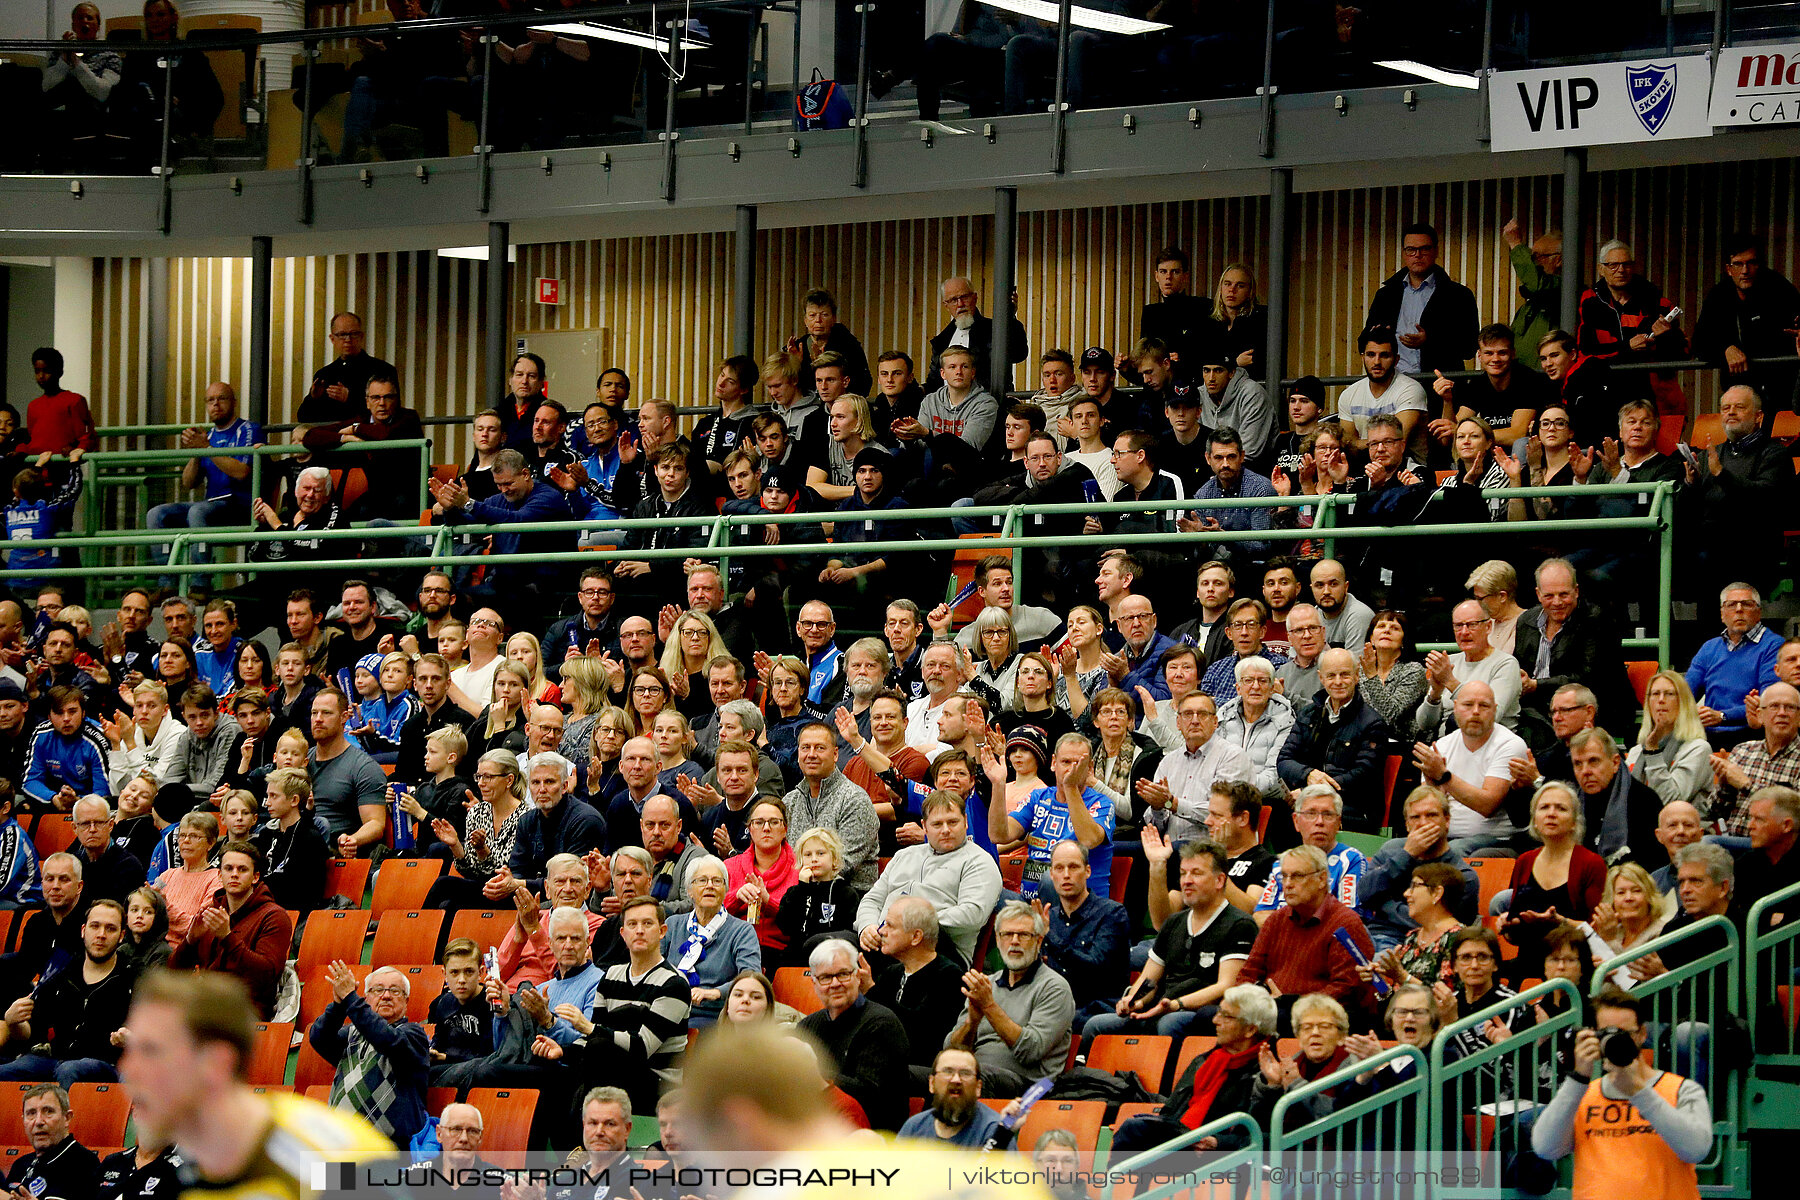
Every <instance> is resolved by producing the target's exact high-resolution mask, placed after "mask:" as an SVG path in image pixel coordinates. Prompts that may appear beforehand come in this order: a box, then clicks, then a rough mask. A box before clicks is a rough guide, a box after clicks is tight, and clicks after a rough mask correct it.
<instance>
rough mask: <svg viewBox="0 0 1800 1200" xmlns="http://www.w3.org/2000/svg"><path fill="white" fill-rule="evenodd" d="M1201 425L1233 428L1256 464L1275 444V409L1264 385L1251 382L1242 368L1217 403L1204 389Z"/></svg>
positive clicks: (1236, 371) (1246, 452)
mask: <svg viewBox="0 0 1800 1200" xmlns="http://www.w3.org/2000/svg"><path fill="white" fill-rule="evenodd" d="M1199 392H1200V423H1201V424H1202V425H1204V426H1206V428H1208V429H1218V428H1219V427H1220V426H1224V425H1229V426H1230V427H1231V428H1233V429H1235V430H1237V431H1238V436H1239V437H1240V438H1242V439H1243V440H1244V458H1245V459H1247V460H1249V461H1252V462H1254V461H1256V460H1257V459H1260V458H1262V457H1263V456H1265V455H1267V454H1268V453H1269V449H1270V447H1271V446H1272V445H1273V444H1274V442H1275V406H1274V405H1273V404H1271V403H1269V394H1268V393H1267V392H1265V391H1264V390H1263V386H1262V384H1260V383H1258V382H1256V380H1254V379H1252V378H1250V372H1248V371H1246V370H1244V368H1242V367H1238V368H1237V369H1236V370H1234V371H1232V373H1231V378H1230V379H1229V380H1227V381H1226V383H1225V392H1224V394H1223V395H1222V396H1220V397H1219V399H1218V401H1217V402H1215V401H1214V400H1213V398H1212V393H1210V392H1208V391H1207V390H1206V389H1205V388H1200V389H1199Z"/></svg>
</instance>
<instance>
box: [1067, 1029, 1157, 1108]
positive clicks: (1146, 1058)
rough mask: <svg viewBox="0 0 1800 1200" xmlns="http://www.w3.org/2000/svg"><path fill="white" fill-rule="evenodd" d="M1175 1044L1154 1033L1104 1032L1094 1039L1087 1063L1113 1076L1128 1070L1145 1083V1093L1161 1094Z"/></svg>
mask: <svg viewBox="0 0 1800 1200" xmlns="http://www.w3.org/2000/svg"><path fill="white" fill-rule="evenodd" d="M1173 1044H1174V1039H1173V1038H1167V1037H1161V1036H1155V1035H1148V1034H1135V1033H1103V1034H1101V1035H1100V1036H1099V1037H1097V1038H1095V1039H1094V1044H1093V1047H1092V1048H1091V1049H1090V1050H1089V1051H1088V1060H1087V1065H1088V1066H1090V1067H1092V1068H1094V1069H1095V1070H1096V1071H1111V1072H1112V1073H1113V1074H1114V1075H1122V1074H1124V1073H1125V1072H1127V1071H1129V1072H1131V1073H1132V1074H1133V1075H1136V1076H1137V1077H1138V1079H1139V1080H1140V1081H1141V1082H1142V1083H1143V1085H1144V1090H1145V1091H1146V1092H1150V1093H1152V1094H1155V1093H1160V1092H1161V1091H1162V1090H1163V1074H1164V1072H1165V1071H1167V1069H1168V1066H1169V1050H1170V1048H1171V1046H1172V1045H1173Z"/></svg>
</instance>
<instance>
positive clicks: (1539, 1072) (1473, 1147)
mask: <svg viewBox="0 0 1800 1200" xmlns="http://www.w3.org/2000/svg"><path fill="white" fill-rule="evenodd" d="M1496 965H1497V964H1496ZM1559 992H1560V993H1561V994H1562V997H1563V1001H1564V1004H1563V1008H1562V1011H1560V1012H1558V1013H1556V1014H1555V1015H1553V1016H1552V1017H1551V1018H1550V1019H1549V1020H1547V1021H1543V1022H1539V1023H1533V1022H1534V1018H1535V1013H1534V1012H1533V1011H1532V1010H1533V1009H1534V1008H1535V1007H1536V1006H1537V1004H1538V1003H1539V1002H1540V1001H1543V1000H1546V999H1548V998H1549V997H1550V996H1552V995H1555V994H1557V993H1559ZM1519 1009H1522V1010H1523V1011H1524V1017H1523V1018H1522V1019H1521V1025H1522V1027H1523V1028H1524V1032H1522V1033H1518V1034H1515V1035H1514V1036H1512V1037H1509V1038H1506V1039H1505V1040H1503V1041H1500V1042H1494V1043H1488V1042H1487V1040H1486V1038H1485V1036H1482V1034H1481V1032H1480V1031H1481V1030H1482V1027H1483V1026H1485V1025H1486V1024H1487V1023H1488V1022H1489V1021H1491V1020H1493V1019H1494V1018H1495V1017H1499V1016H1502V1015H1504V1014H1506V1013H1508V1012H1511V1011H1514V1010H1519ZM1583 1024H1584V1021H1583V1018H1582V1011H1581V992H1580V990H1579V989H1578V988H1577V987H1576V986H1575V985H1574V984H1573V983H1571V982H1569V981H1568V980H1567V979H1548V980H1545V981H1544V982H1543V983H1540V984H1538V985H1537V986H1535V987H1531V988H1527V989H1526V990H1525V991H1523V992H1520V993H1519V994H1518V995H1517V996H1514V997H1513V998H1512V999H1510V1000H1501V1001H1499V1002H1497V1003H1495V1004H1492V1005H1490V1006H1488V1007H1487V1008H1483V1009H1481V1010H1480V1011H1479V1012H1474V1013H1470V1014H1469V1015H1468V1016H1466V1017H1464V1018H1463V1019H1462V1020H1460V1021H1456V1022H1454V1023H1452V1024H1450V1025H1446V1026H1445V1027H1444V1028H1442V1029H1440V1030H1438V1035H1437V1037H1436V1038H1435V1039H1434V1040H1433V1041H1432V1043H1431V1081H1432V1085H1433V1095H1432V1097H1431V1104H1432V1120H1431V1127H1430V1129H1431V1136H1430V1137H1429V1138H1428V1139H1427V1140H1428V1141H1429V1143H1430V1144H1431V1146H1432V1147H1433V1149H1434V1150H1435V1151H1436V1152H1437V1153H1438V1154H1439V1156H1440V1161H1442V1162H1446V1163H1450V1162H1455V1163H1459V1164H1461V1163H1467V1162H1469V1161H1471V1160H1473V1161H1474V1163H1475V1164H1476V1165H1477V1168H1478V1170H1477V1172H1476V1177H1477V1179H1478V1180H1479V1182H1476V1183H1471V1184H1469V1185H1467V1186H1464V1185H1463V1184H1461V1183H1458V1184H1456V1185H1451V1184H1450V1183H1449V1182H1448V1181H1446V1180H1439V1181H1438V1183H1437V1186H1436V1188H1435V1193H1434V1194H1435V1195H1436V1196H1437V1197H1438V1200H1491V1198H1493V1197H1513V1196H1517V1197H1523V1196H1527V1195H1532V1194H1534V1193H1528V1192H1524V1191H1520V1190H1517V1189H1511V1188H1503V1187H1501V1186H1500V1183H1499V1180H1500V1165H1501V1164H1502V1163H1503V1162H1505V1161H1506V1160H1507V1158H1509V1157H1510V1156H1512V1155H1513V1154H1515V1153H1517V1152H1518V1151H1519V1150H1520V1149H1521V1148H1524V1149H1529V1148H1530V1145H1531V1140H1530V1137H1529V1136H1528V1135H1527V1134H1526V1133H1525V1131H1524V1130H1522V1129H1520V1127H1519V1124H1518V1120H1517V1118H1518V1115H1519V1112H1520V1110H1521V1109H1523V1108H1525V1107H1527V1106H1530V1107H1542V1106H1543V1105H1544V1104H1545V1103H1547V1102H1548V1101H1549V1099H1550V1096H1551V1094H1553V1093H1554V1091H1555V1086H1556V1084H1557V1083H1558V1082H1560V1080H1559V1079H1558V1077H1557V1070H1556V1042H1557V1035H1558V1034H1561V1033H1563V1032H1564V1031H1565V1030H1574V1029H1579V1028H1581V1026H1582V1025H1583ZM1465 1031H1470V1032H1473V1033H1475V1034H1476V1036H1478V1037H1481V1038H1482V1041H1483V1043H1484V1044H1483V1045H1482V1047H1481V1049H1479V1050H1477V1051H1475V1052H1474V1053H1472V1054H1468V1055H1465V1056H1463V1057H1461V1058H1450V1057H1449V1056H1448V1055H1447V1054H1446V1053H1445V1052H1446V1050H1448V1048H1449V1047H1450V1045H1451V1043H1452V1041H1453V1040H1454V1039H1455V1038H1456V1037H1457V1035H1459V1034H1461V1033H1463V1032H1465ZM1543 1089H1547V1090H1543ZM1552 1195H1554V1196H1565V1197H1566V1196H1567V1195H1568V1193H1567V1191H1566V1190H1561V1191H1557V1192H1554V1193H1552Z"/></svg>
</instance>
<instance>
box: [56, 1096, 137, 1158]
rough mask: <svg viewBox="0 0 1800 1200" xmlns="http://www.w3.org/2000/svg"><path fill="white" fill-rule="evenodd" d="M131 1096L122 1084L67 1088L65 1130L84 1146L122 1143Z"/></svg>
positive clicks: (129, 1112)
mask: <svg viewBox="0 0 1800 1200" xmlns="http://www.w3.org/2000/svg"><path fill="white" fill-rule="evenodd" d="M130 1117H131V1096H130V1095H129V1094H128V1093H127V1092H126V1091H125V1087H124V1085H123V1084H118V1083H77V1084H75V1085H74V1086H72V1087H71V1088H69V1132H70V1133H72V1134H74V1135H75V1140H76V1141H78V1142H80V1143H81V1144H82V1145H84V1146H122V1145H124V1144H125V1122H126V1121H127V1120H129V1119H130Z"/></svg>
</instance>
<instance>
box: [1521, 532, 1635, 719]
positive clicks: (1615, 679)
mask: <svg viewBox="0 0 1800 1200" xmlns="http://www.w3.org/2000/svg"><path fill="white" fill-rule="evenodd" d="M1537 598H1538V602H1537V604H1536V605H1535V606H1533V607H1531V608H1528V609H1526V610H1525V611H1524V612H1523V613H1521V614H1520V616H1519V623H1518V627H1517V628H1518V634H1517V636H1516V637H1515V638H1514V640H1513V657H1514V658H1516V659H1518V660H1519V669H1520V670H1521V671H1523V672H1524V674H1525V679H1524V680H1523V681H1522V686H1521V689H1520V695H1519V704H1520V705H1521V707H1523V708H1528V709H1536V710H1537V711H1538V712H1539V713H1540V714H1542V715H1544V716H1546V717H1547V716H1548V713H1549V709H1550V701H1551V699H1552V698H1553V697H1554V696H1555V695H1556V692H1557V689H1559V688H1561V687H1563V686H1564V685H1566V684H1570V683H1584V684H1586V685H1587V686H1588V689H1589V690H1590V691H1592V692H1593V693H1594V696H1595V698H1596V699H1597V700H1599V702H1600V710H1599V720H1600V721H1603V722H1606V723H1609V724H1612V725H1614V726H1617V725H1621V724H1624V723H1626V722H1628V721H1629V720H1630V719H1631V717H1632V715H1633V714H1634V713H1635V712H1636V709H1637V705H1636V704H1635V703H1633V700H1632V692H1631V683H1630V681H1629V680H1628V679H1627V678H1626V676H1625V661H1624V658H1623V657H1622V656H1621V653H1620V650H1619V635H1618V633H1617V632H1616V631H1615V630H1613V629H1612V628H1610V627H1609V625H1608V622H1607V620H1606V618H1605V616H1604V615H1602V613H1601V611H1600V609H1599V607H1598V606H1597V605H1593V604H1584V603H1582V600H1581V585H1580V583H1579V582H1578V581H1577V579H1576V575H1575V568H1574V566H1573V565H1571V564H1570V563H1569V561H1568V560H1567V559H1563V558H1547V559H1545V560H1544V561H1543V562H1542V563H1540V564H1538V569H1537ZM1546 642H1548V643H1549V649H1548V652H1547V653H1546V652H1545V649H1544V646H1545V643H1546Z"/></svg>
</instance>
